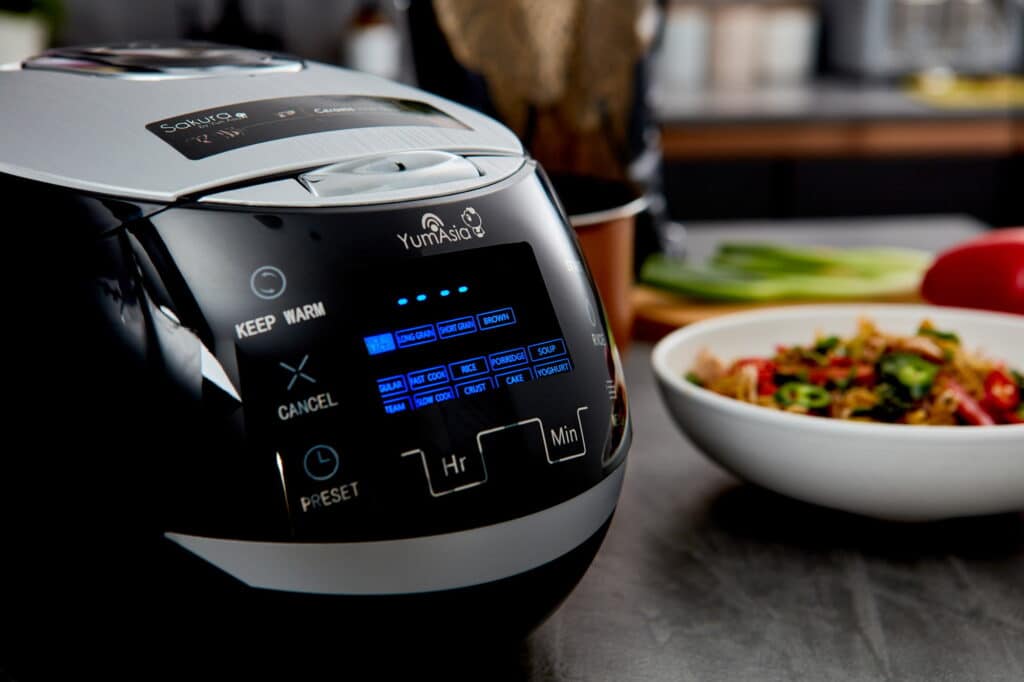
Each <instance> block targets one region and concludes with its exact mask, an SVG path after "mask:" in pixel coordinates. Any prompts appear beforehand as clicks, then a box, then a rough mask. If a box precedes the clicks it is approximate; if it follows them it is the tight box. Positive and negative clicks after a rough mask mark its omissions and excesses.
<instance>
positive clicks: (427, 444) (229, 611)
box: [0, 43, 630, 646]
mask: <svg viewBox="0 0 1024 682" xmlns="http://www.w3.org/2000/svg"><path fill="white" fill-rule="evenodd" d="M0 122H2V127H3V132H2V136H0V187H2V188H3V193H4V197H5V203H6V208H7V211H6V213H7V214H8V216H9V218H10V220H9V221H8V222H7V229H6V230H5V232H6V235H5V236H6V237H7V245H8V250H7V260H8V263H7V266H6V268H7V270H6V273H7V277H8V279H7V285H8V293H9V294H16V296H17V299H18V301H19V303H18V304H17V305H15V303H14V302H12V301H11V299H9V305H10V306H11V307H9V309H8V312H9V313H10V314H11V315H13V316H14V317H15V318H16V320H12V325H15V326H16V330H14V327H11V328H9V333H6V334H5V337H6V338H5V341H4V345H5V349H4V352H5V354H6V356H7V362H6V363H5V364H6V365H7V367H8V369H7V370H6V379H7V385H8V387H9V391H14V392H17V397H18V404H19V405H20V406H22V407H20V408H19V411H18V412H17V416H16V417H15V419H14V420H13V422H14V423H12V424H11V426H10V429H11V433H9V435H10V436H11V437H12V439H15V440H13V441H12V442H21V443H22V445H20V446H18V448H17V449H18V451H19V452H20V454H19V455H18V456H13V455H12V456H7V457H5V458H4V460H3V471H2V473H0V478H2V479H3V481H4V483H3V485H4V488H5V491H4V495H3V497H4V504H5V514H4V516H3V518H4V519H5V520H4V526H5V528H4V532H5V536H6V537H7V539H8V541H9V543H11V544H9V545H8V547H7V550H8V551H5V559H4V561H5V564H6V569H5V571H6V572H7V573H8V579H7V580H5V581H4V585H3V588H2V589H3V591H4V592H3V605H4V609H5V610H6V612H7V614H18V615H17V618H18V619H19V620H18V621H17V622H18V632H19V635H18V636H19V638H20V639H19V641H20V644H19V645H18V646H25V645H31V644H32V643H33V642H40V641H50V642H52V641H53V640H52V636H53V633H54V632H55V631H56V630H58V629H60V628H62V627H65V626H66V629H68V631H69V632H70V631H74V632H77V633H78V635H77V636H81V637H88V636H90V635H91V634H96V633H95V632H93V628H91V627H90V626H89V623H90V622H95V621H94V620H93V619H95V618H96V614H97V613H101V612H102V613H104V614H105V616H104V618H105V621H104V622H107V621H106V617H107V616H110V617H111V620H110V622H113V623H120V625H121V627H120V629H119V632H120V635H121V636H131V635H132V634H133V633H135V634H136V635H137V633H138V632H151V631H152V630H150V629H151V628H159V627H161V624H163V626H164V630H168V629H171V628H169V627H168V626H167V623H170V622H176V621H174V618H177V617H178V616H180V615H181V614H182V613H185V614H186V615H187V616H188V617H189V618H190V619H191V622H192V626H191V627H200V626H207V627H211V628H220V627H225V628H226V627H229V626H230V627H250V628H252V629H253V630H254V631H256V630H259V631H263V632H268V631H272V632H275V633H277V635H280V636H283V633H284V632H285V631H287V632H289V633H293V634H294V633H295V632H298V633H302V637H306V636H308V635H309V633H320V634H323V633H328V634H331V636H334V634H337V635H338V636H341V634H342V633H344V634H345V636H346V637H348V636H353V633H354V634H355V635H358V634H360V633H362V634H366V633H377V635H379V634H380V633H381V632H386V633H387V637H388V638H389V641H394V640H395V639H396V638H397V640H398V641H400V640H401V638H407V637H416V638H423V637H428V636H431V635H437V636H443V637H451V636H455V635H454V634H453V633H457V634H458V636H472V635H473V634H474V633H475V634H479V633H480V632H482V631H486V632H488V633H492V634H493V633H499V632H500V633H508V634H512V633H520V634H521V633H524V632H526V631H528V630H529V629H530V628H531V627H532V626H534V625H536V624H537V623H539V622H540V621H542V620H543V619H544V618H545V617H546V615H547V614H549V613H550V612H551V611H552V610H553V609H554V608H555V607H556V606H557V604H558V603H559V602H560V601H561V600H562V599H563V598H564V597H565V596H566V595H567V594H568V593H569V591H570V590H571V589H572V588H573V586H574V585H575V584H576V582H577V581H578V580H579V578H580V577H581V576H582V574H583V573H584V571H585V570H586V568H587V566H588V565H589V563H590V561H591V559H592V557H593V556H594V553H595V552H596V550H597V547H598V545H599V544H600V542H601V540H602V538H603V536H604V533H605V531H606V529H607V528H608V524H609V522H610V519H611V517H612V513H613V511H614V509H615V506H616V502H617V499H618V495H619V489H620V486H621V484H622V479H623V472H624V469H625V467H624V461H625V455H626V451H627V448H628V444H629V440H630V428H629V419H628V414H627V408H626V399H625V394H624V387H623V380H622V373H621V370H620V368H619V362H618V358H617V354H616V351H615V347H614V343H613V341H612V338H611V336H610V334H609V331H608V325H607V322H606V319H605V316H604V313H603V311H602V308H601V304H600V302H599V299H598V296H597V294H596V292H595V288H594V285H593V282H592V281H591V278H590V276H589V274H588V271H587V267H586V264H585V263H584V261H583V260H582V258H581V255H580V251H579V249H578V247H577V244H576V242H575V240H574V237H573V233H572V231H571V229H570V228H569V226H568V223H567V221H566V217H565V215H564V214H563V211H562V210H561V208H560V206H559V203H558V200H557V198H556V196H555V194H554V193H553V191H552V188H551V185H550V184H549V183H548V181H547V180H546V178H545V176H544V173H543V172H542V171H541V169H540V168H539V167H538V166H537V164H536V162H534V161H533V160H531V159H530V158H529V157H528V156H527V155H526V153H525V152H524V150H523V147H522V145H521V144H520V142H519V141H518V140H517V139H516V137H515V136H514V135H513V134H512V133H511V132H510V131H509V130H507V129H506V128H504V127H503V126H501V125H500V124H498V123H496V122H495V121H493V120H491V119H490V118H488V117H486V116H484V115H482V114H480V113H478V112H476V111H473V110H470V109H467V108H464V107H462V106H459V105H457V104H454V103H452V102H450V101H447V100H444V99H441V98H439V97H435V96H433V95H430V94H428V93H426V92H422V91H420V90H417V89H414V88H411V87H407V86H404V85H400V84H397V83H393V82H389V81H386V80H381V79H379V78H375V77H371V76H369V75H364V74H361V73H355V72H352V71H347V70H344V69H340V68H335V67H331V66H326V65H322V64H317V63H312V62H306V61H302V60H300V59H295V58H291V57H287V56H282V55H277V54H269V53H263V52H258V51H252V50H245V49H235V48H229V47H223V46H217V45H210V44H198V43H184V44H180V43H178V44H150V43H145V44H143V43H132V44H122V45H111V46H97V47H85V48H61V49H56V50H52V51H49V52H46V53H44V54H42V55H40V56H37V57H34V58H31V59H28V60H27V61H25V62H23V63H21V64H14V65H7V66H6V67H3V69H2V70H0ZM15 311H17V312H15ZM11 330H13V331H11ZM40 421H42V422H43V423H44V424H45V425H44V426H41V425H40ZM9 454H10V453H9ZM8 507H9V508H8ZM7 512H9V513H7ZM43 605H46V608H43ZM171 614H177V615H175V616H173V618H172V615H171ZM11 618H13V616H11ZM74 628H77V629H74ZM126 633H127V635H126ZM166 634H167V633H166V632H164V635H162V636H166ZM178 634H179V635H180V634H182V632H178ZM47 646H49V645H47Z"/></svg>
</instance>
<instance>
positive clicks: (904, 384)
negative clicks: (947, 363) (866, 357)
mask: <svg viewBox="0 0 1024 682" xmlns="http://www.w3.org/2000/svg"><path fill="white" fill-rule="evenodd" d="M878 368H879V374H880V375H881V378H882V381H888V382H889V383H891V384H895V385H897V386H898V387H900V388H902V390H903V391H904V392H905V393H906V394H907V395H908V396H910V397H911V398H912V399H914V400H917V399H919V398H923V397H924V396H925V395H927V393H928V391H930V390H931V387H932V383H934V382H935V375H936V374H938V373H939V366H938V365H935V364H932V363H931V362H928V361H927V360H925V359H924V358H922V357H921V356H919V355H914V354H913V353H890V354H888V355H884V356H882V359H881V360H879V362H878Z"/></svg>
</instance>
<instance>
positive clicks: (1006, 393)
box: [984, 369, 1020, 413]
mask: <svg viewBox="0 0 1024 682" xmlns="http://www.w3.org/2000/svg"><path fill="white" fill-rule="evenodd" d="M984 405H985V407H987V408H989V409H990V410H993V411H995V412H997V413H998V412H1012V411H1013V410H1014V409H1016V408H1017V406H1018V405H1020V389H1019V388H1018V387H1017V384H1016V382H1014V380H1013V379H1011V378H1010V377H1009V376H1007V374H1006V372H1003V371H1001V370H998V369H994V370H992V371H991V372H989V373H988V376H986V377H985V400H984Z"/></svg>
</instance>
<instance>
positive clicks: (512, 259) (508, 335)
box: [346, 243, 590, 428]
mask: <svg viewBox="0 0 1024 682" xmlns="http://www.w3.org/2000/svg"><path fill="white" fill-rule="evenodd" d="M359 282H360V283H359V284H358V285H357V286H356V288H355V290H352V291H351V302H352V305H353V306H355V307H357V308H358V310H359V312H360V318H361V319H363V320H364V324H365V325H366V327H365V328H364V329H365V330H366V331H364V332H363V334H370V335H369V336H362V335H360V336H358V337H357V338H359V339H362V340H363V341H364V343H365V346H366V350H367V355H366V356H363V362H362V363H352V364H351V365H347V368H348V369H347V370H346V371H348V372H349V374H350V375H353V378H355V377H354V375H356V374H359V373H361V372H365V373H366V374H365V375H364V376H366V380H368V381H369V384H368V386H369V390H370V392H371V394H372V393H374V392H376V394H377V396H378V398H377V399H378V400H379V402H378V403H377V405H378V406H379V407H377V408H376V409H383V410H384V413H385V414H391V415H403V414H406V415H408V416H407V417H403V416H396V417H395V418H394V419H395V422H396V423H397V424H402V426H401V428H405V426H406V425H405V424H403V420H405V419H417V418H430V415H432V414H433V415H434V416H436V414H435V413H437V412H438V411H446V410H448V409H450V408H449V407H446V406H445V405H444V404H443V403H450V404H451V405H459V404H461V401H472V402H473V403H475V404H476V405H477V408H476V409H480V410H483V411H490V410H492V409H494V410H504V409H507V408H508V404H507V402H506V398H507V397H508V395H509V394H511V395H512V396H515V395H516V394H517V392H519V391H522V392H524V393H527V394H529V393H530V392H531V391H533V390H540V391H541V392H543V391H545V389H544V388H539V389H533V388H532V382H537V381H549V382H551V383H550V386H551V389H550V390H555V391H557V390H559V382H563V383H564V382H565V381H566V377H570V376H572V374H571V373H572V372H573V371H574V369H575V364H574V362H573V360H574V358H573V357H572V356H571V354H570V352H569V342H568V341H567V340H566V339H565V338H564V337H563V336H562V334H563V332H562V329H561V327H560V325H559V320H558V317H557V314H556V312H555V309H554V306H553V305H552V301H551V298H550V296H549V294H548V292H547V287H546V285H545V281H544V278H543V276H542V274H541V271H540V268H539V267H538V265H537V261H536V258H535V256H534V255H533V251H532V249H531V247H530V246H529V245H528V244H525V243H520V244H513V245H501V246H495V247H485V248H481V249H472V250H469V251H463V252H458V253H450V254H441V255H436V256H428V257H423V258H416V259H411V260H410V261H408V262H405V263H403V265H402V267H400V268H393V269H389V270H388V271H387V272H386V273H383V272H381V273H377V274H375V275H374V276H372V277H368V278H365V279H361V280H360V281H359ZM364 282H365V284H364ZM581 341H582V342H583V343H584V345H585V347H586V348H588V349H589V347H590V338H589V336H586V335H584V336H583V337H582V339H581ZM357 364H360V365H361V366H359V367H357V366H356V365H357ZM527 384H529V385H527ZM451 401H457V402H451ZM421 412H422V413H426V414H425V415H424V414H419V413H421ZM455 417H456V415H450V418H455ZM396 428H398V427H396Z"/></svg>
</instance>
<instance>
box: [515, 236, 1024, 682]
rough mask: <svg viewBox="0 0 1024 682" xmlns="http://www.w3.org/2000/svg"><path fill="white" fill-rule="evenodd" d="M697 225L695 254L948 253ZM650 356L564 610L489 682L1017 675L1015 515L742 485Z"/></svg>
mask: <svg viewBox="0 0 1024 682" xmlns="http://www.w3.org/2000/svg"><path fill="white" fill-rule="evenodd" d="M826 222H827V223H828V225H827V226H828V227H830V228H831V229H828V230H821V229H818V228H820V227H822V226H823V225H825V223H822V222H820V221H813V222H807V223H803V224H793V223H787V224H784V225H780V224H777V223H776V224H770V223H745V224H729V225H719V226H717V227H716V226H713V225H710V224H701V225H698V226H695V227H693V231H692V234H691V236H692V238H693V239H692V244H691V248H692V251H694V252H695V255H699V253H702V252H706V251H708V250H710V248H712V245H713V243H714V242H715V241H716V240H717V239H722V238H736V237H738V236H744V237H751V236H759V235H763V236H765V237H766V238H773V239H780V238H782V239H785V240H789V241H817V242H826V243H868V242H877V241H879V240H881V241H882V243H890V244H893V245H897V246H898V245H905V246H906V245H909V246H919V247H924V248H933V249H938V248H944V247H945V246H947V245H948V244H949V243H952V242H955V241H959V240H961V239H963V238H965V237H966V236H970V235H971V234H973V233H975V232H976V231H977V230H978V229H980V228H981V225H980V224H979V223H976V222H974V221H972V220H970V219H966V218H958V217H953V216H947V217H933V218H924V217H922V218H910V219H908V218H901V219H894V220H883V221H877V220H876V221H852V222H845V221H826ZM650 352H651V346H650V345H649V344H642V343H635V344H634V345H633V347H632V348H631V349H630V352H629V354H628V358H627V361H626V375H627V380H628V387H629V397H630V404H631V409H632V415H633V423H634V427H635V440H634V444H633V448H632V450H631V452H630V454H629V460H628V467H629V468H628V471H627V475H626V481H625V485H624V489H623V493H622V498H621V501H620V504H619V508H618V511H617V513H616V517H615V520H614V522H613V524H612V527H611V530H610V531H609V534H608V537H607V539H606V540H605V543H604V545H603V547H602V548H601V551H600V552H599V553H598V555H597V558H596V559H595V561H594V563H593V565H592V566H591V568H590V571H589V572H588V573H587V574H586V576H585V577H584V578H583V580H582V582H581V583H580V585H579V587H578V588H577V589H576V591H575V592H574V593H573V594H572V595H571V596H570V597H569V598H568V600H567V601H566V603H565V604H564V605H563V607H562V608H561V609H560V610H559V611H558V612H556V614H555V615H554V616H553V617H552V618H551V619H550V620H549V621H548V622H547V623H546V624H544V625H543V626H542V627H541V628H540V629H539V630H538V631H537V632H535V633H534V635H533V636H532V637H531V638H530V639H529V640H528V641H527V642H526V643H525V645H524V646H523V647H522V649H521V650H518V651H517V652H516V653H514V654H511V655H510V659H511V660H510V661H507V662H502V663H501V665H500V666H499V667H500V669H501V670H502V671H504V676H501V679H529V680H545V681H563V680H585V681H587V682H601V681H603V680H608V681H611V680H615V681H616V682H621V681H630V682H634V681H635V682H641V681H646V680H650V681H658V682H663V681H676V680H680V681H681V680H687V681H688V680H700V681H702V682H708V681H711V682H714V681H719V680H720V681H722V682H740V681H742V680H758V681H759V682H765V681H772V680H779V681H780V682H781V681H786V682H792V681H794V680H808V681H811V680H813V681H814V682H818V681H821V680H922V681H925V680H927V681H929V682H937V681H940V680H949V681H954V680H955V681H959V680H986V681H988V682H998V681H1005V682H1020V681H1021V680H1024V514H1007V515H1000V516H992V517H982V518H974V519H960V520H952V521H945V522H939V523H927V524H893V523H884V522H880V521H873V520H870V519H865V518H861V517H856V516H852V515H848V514H844V513H840V512H834V511H830V510H827V509H822V508H819V507H814V506H811V505H808V504H803V503H800V502H796V501H793V500H789V499H787V498H784V497H781V496H779V495H776V494H774V493H771V492H767V491H765V490H762V489H759V488H756V487H754V486H751V485H748V484H744V483H742V482H740V481H738V480H737V479H736V478H734V477H733V476H731V475H730V474H728V473H726V472H725V471H723V470H721V469H720V468H718V467H717V466H715V465H714V464H712V463H711V462H710V461H709V460H707V459H706V458H705V457H704V456H703V455H702V454H701V453H700V452H699V451H698V450H697V449H696V448H695V447H694V446H693V445H692V444H691V443H690V442H689V441H687V440H686V439H685V438H684V437H683V435H682V434H681V433H680V432H679V431H678V430H677V429H676V427H675V425H674V424H673V422H672V421H671V420H670V418H669V416H668V413H667V412H666V411H665V409H664V407H663V406H662V404H661V399H660V398H659V396H658V394H657V390H656V387H655V383H654V378H653V375H652V372H651V369H650V364H649V356H650Z"/></svg>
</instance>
